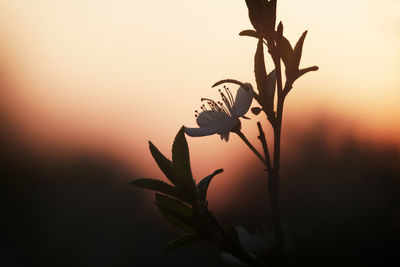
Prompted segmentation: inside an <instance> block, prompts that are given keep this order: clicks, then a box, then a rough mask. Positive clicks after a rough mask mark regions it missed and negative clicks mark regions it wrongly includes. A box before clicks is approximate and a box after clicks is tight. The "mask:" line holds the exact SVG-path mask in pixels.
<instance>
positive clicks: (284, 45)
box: [279, 35, 294, 68]
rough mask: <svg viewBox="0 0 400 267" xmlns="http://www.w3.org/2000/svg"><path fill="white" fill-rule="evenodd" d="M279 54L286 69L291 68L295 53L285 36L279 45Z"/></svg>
mask: <svg viewBox="0 0 400 267" xmlns="http://www.w3.org/2000/svg"><path fill="white" fill-rule="evenodd" d="M279 54H280V56H281V58H282V61H283V63H284V64H285V66H286V68H288V67H289V66H291V64H292V62H293V61H294V51H293V48H292V46H291V45H290V42H289V40H288V39H286V38H285V36H283V35H282V38H281V40H280V43H279Z"/></svg>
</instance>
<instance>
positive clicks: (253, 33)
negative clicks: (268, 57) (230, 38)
mask: <svg viewBox="0 0 400 267" xmlns="http://www.w3.org/2000/svg"><path fill="white" fill-rule="evenodd" d="M239 35H240V36H249V37H254V38H257V39H260V38H262V36H261V35H260V34H259V33H258V32H256V31H254V30H244V31H241V32H240V33H239Z"/></svg>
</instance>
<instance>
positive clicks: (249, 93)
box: [232, 83, 253, 117]
mask: <svg viewBox="0 0 400 267" xmlns="http://www.w3.org/2000/svg"><path fill="white" fill-rule="evenodd" d="M246 85H247V86H248V87H249V88H250V90H247V89H245V88H243V87H239V89H238V91H237V93H236V98H235V103H234V104H233V107H232V116H236V117H241V116H243V115H244V114H246V113H247V111H248V110H249V108H250V106H251V102H252V101H253V87H252V86H251V84H249V83H246Z"/></svg>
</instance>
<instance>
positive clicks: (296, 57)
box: [294, 31, 307, 69]
mask: <svg viewBox="0 0 400 267" xmlns="http://www.w3.org/2000/svg"><path fill="white" fill-rule="evenodd" d="M306 35H307V31H305V32H304V33H303V34H302V35H301V37H300V38H299V40H298V41H297V43H296V46H295V47H294V66H296V67H297V69H298V68H299V65H300V59H301V54H302V52H303V44H304V39H305V38H306Z"/></svg>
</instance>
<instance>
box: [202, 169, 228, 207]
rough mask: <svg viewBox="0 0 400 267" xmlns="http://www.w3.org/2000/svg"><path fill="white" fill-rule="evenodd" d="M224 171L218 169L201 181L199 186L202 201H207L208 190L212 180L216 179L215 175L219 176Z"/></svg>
mask: <svg viewBox="0 0 400 267" xmlns="http://www.w3.org/2000/svg"><path fill="white" fill-rule="evenodd" d="M223 171H224V170H223V169H218V170H216V171H215V172H213V173H212V174H210V175H208V176H206V177H205V178H203V179H202V180H201V181H200V183H199V184H198V185H197V189H198V194H199V199H200V200H202V201H206V198H207V190H208V186H209V185H210V182H211V180H212V179H213V178H214V176H215V175H217V174H219V173H221V172H223Z"/></svg>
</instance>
